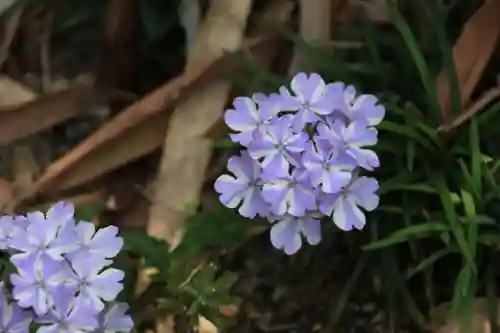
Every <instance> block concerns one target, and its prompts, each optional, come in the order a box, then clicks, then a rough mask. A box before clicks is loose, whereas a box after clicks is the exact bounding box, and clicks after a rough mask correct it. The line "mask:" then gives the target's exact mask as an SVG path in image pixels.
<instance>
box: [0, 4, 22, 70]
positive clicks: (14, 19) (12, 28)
mask: <svg viewBox="0 0 500 333" xmlns="http://www.w3.org/2000/svg"><path fill="white" fill-rule="evenodd" d="M22 15H23V7H22V6H20V7H18V8H16V9H14V10H13V11H12V13H11V15H10V16H9V18H8V19H7V21H6V23H5V25H4V32H3V36H2V37H3V38H2V44H1V45H0V70H1V69H2V68H3V65H4V64H5V61H6V60H7V58H8V57H9V50H10V46H11V45H12V42H13V41H14V37H15V35H16V32H17V28H18V27H19V22H20V21H21V16H22Z"/></svg>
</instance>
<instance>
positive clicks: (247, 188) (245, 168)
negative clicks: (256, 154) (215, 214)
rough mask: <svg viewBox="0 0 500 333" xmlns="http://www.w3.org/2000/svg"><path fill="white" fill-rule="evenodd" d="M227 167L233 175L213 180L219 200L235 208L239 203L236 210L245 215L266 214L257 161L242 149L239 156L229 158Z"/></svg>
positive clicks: (266, 208)
mask: <svg viewBox="0 0 500 333" xmlns="http://www.w3.org/2000/svg"><path fill="white" fill-rule="evenodd" d="M227 169H228V170H229V171H230V172H231V173H232V174H233V175H234V176H230V175H222V176H220V177H219V178H218V179H217V181H216V182H215V190H216V191H217V192H218V193H219V194H220V200H221V202H222V203H223V204H224V205H225V206H227V207H229V208H236V207H237V206H238V205H240V203H241V206H240V208H239V210H238V211H239V213H240V214H241V215H242V216H245V217H255V216H257V215H261V216H266V215H267V214H268V206H267V204H266V203H265V202H264V200H263V199H262V194H261V189H260V185H259V180H260V171H261V170H260V166H259V165H258V163H257V162H255V161H254V160H252V158H251V157H250V155H249V154H248V153H247V152H245V151H242V152H241V156H233V157H231V158H230V159H229V162H228V165H227Z"/></svg>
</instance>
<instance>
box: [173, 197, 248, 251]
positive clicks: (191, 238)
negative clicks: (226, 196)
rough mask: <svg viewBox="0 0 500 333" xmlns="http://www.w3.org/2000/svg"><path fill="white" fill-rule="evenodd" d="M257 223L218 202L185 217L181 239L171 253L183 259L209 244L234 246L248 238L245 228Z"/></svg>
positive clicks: (222, 246)
mask: <svg viewBox="0 0 500 333" xmlns="http://www.w3.org/2000/svg"><path fill="white" fill-rule="evenodd" d="M256 223H257V222H255V221H251V220H247V219H244V218H242V217H241V216H240V215H238V213H237V212H236V210H234V209H229V208H226V207H224V206H222V205H221V204H219V203H217V204H216V205H214V207H211V209H210V212H207V213H203V214H195V215H193V216H191V217H189V218H188V219H187V221H186V225H185V228H186V230H185V234H184V237H183V239H182V242H181V243H180V244H179V246H177V247H176V248H175V249H174V250H173V251H172V254H171V256H172V258H175V259H179V258H180V259H184V258H188V257H190V256H192V255H195V254H198V253H200V252H202V251H203V250H205V249H207V248H210V247H217V248H222V249H224V250H230V249H233V248H235V247H236V246H238V245H240V244H242V243H243V242H244V241H245V240H246V239H247V234H248V230H249V229H250V227H251V226H252V225H255V224H256Z"/></svg>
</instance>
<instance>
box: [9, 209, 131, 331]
mask: <svg viewBox="0 0 500 333" xmlns="http://www.w3.org/2000/svg"><path fill="white" fill-rule="evenodd" d="M74 212H75V210H74V207H73V205H71V204H68V203H63V202H60V203H57V204H55V205H54V206H52V207H51V208H50V209H49V211H48V212H47V214H43V213H41V212H34V213H28V214H27V215H26V216H17V217H13V218H9V217H2V218H1V219H0V246H1V247H2V248H1V249H3V250H4V251H7V252H8V253H9V254H11V257H10V261H11V263H12V264H13V265H14V267H15V268H16V272H15V273H13V274H11V276H10V282H11V284H12V298H13V300H14V304H8V302H7V301H6V296H5V294H4V293H3V289H2V288H3V284H2V285H1V286H0V289H1V290H0V301H2V303H0V306H1V307H2V313H3V316H2V317H1V318H0V329H2V328H3V331H5V332H20V333H23V332H28V331H29V325H30V322H31V319H33V318H34V321H35V322H36V323H38V324H41V326H40V328H38V329H37V332H38V333H50V332H54V333H55V332H71V333H74V332H82V333H88V332H93V331H99V329H104V328H103V327H104V326H103V325H104V323H103V320H104V318H108V319H106V323H107V324H106V325H107V326H106V328H105V330H106V332H109V330H115V331H120V332H129V331H130V330H131V329H132V326H133V325H132V320H131V318H130V317H129V316H128V315H126V314H125V311H122V310H120V309H123V306H121V307H119V308H117V309H116V310H113V311H115V312H110V311H111V310H110V309H112V308H106V304H108V303H109V302H112V301H114V300H115V299H116V297H117V295H118V293H119V292H120V291H121V290H122V289H123V285H122V280H123V277H124V273H123V272H122V271H120V270H118V269H115V268H111V267H109V265H110V264H112V260H111V259H112V258H113V257H115V256H116V255H117V254H118V252H119V251H120V250H121V248H122V246H123V240H122V239H121V238H120V237H118V236H117V233H118V229H117V228H116V227H113V226H109V227H106V228H102V229H99V230H97V231H96V228H95V227H94V226H93V225H92V224H91V223H89V222H78V223H77V222H76V221H75V219H74ZM22 309H24V310H22ZM108 313H110V314H108ZM113 313H115V314H113Z"/></svg>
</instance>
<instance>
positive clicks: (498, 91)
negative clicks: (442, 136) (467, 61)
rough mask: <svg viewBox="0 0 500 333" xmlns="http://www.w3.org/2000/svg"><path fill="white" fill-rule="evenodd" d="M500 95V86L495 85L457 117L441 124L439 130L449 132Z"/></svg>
mask: <svg viewBox="0 0 500 333" xmlns="http://www.w3.org/2000/svg"><path fill="white" fill-rule="evenodd" d="M499 97H500V87H494V88H491V89H490V90H488V91H486V92H485V93H484V94H483V95H481V97H479V99H478V100H477V101H476V102H475V103H474V104H472V105H471V106H470V107H468V108H467V109H464V110H463V111H462V112H461V113H460V114H459V115H458V116H457V117H455V118H453V119H452V120H451V121H450V122H449V123H446V124H443V125H440V126H439V127H438V132H449V131H451V130H452V129H454V128H456V127H458V126H460V125H461V124H463V123H464V122H466V121H467V120H469V119H471V118H472V117H473V116H474V115H475V114H477V113H478V112H481V111H482V110H484V108H485V107H486V106H488V104H490V103H491V102H493V101H494V100H495V99H498V98H499Z"/></svg>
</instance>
